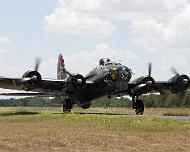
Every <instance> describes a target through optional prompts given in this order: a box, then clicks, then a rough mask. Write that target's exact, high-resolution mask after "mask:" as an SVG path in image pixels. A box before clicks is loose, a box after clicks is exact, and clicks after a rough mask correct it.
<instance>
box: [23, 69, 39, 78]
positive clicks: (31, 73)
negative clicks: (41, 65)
mask: <svg viewBox="0 0 190 152" xmlns="http://www.w3.org/2000/svg"><path fill="white" fill-rule="evenodd" d="M22 78H31V79H34V80H41V79H42V77H41V74H40V73H39V72H38V71H26V72H25V73H24V74H23V76H22Z"/></svg>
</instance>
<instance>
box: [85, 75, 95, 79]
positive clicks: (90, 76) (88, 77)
mask: <svg viewBox="0 0 190 152" xmlns="http://www.w3.org/2000/svg"><path fill="white" fill-rule="evenodd" d="M93 76H94V74H92V75H89V76H86V77H85V80H87V79H90V78H92V77H93Z"/></svg>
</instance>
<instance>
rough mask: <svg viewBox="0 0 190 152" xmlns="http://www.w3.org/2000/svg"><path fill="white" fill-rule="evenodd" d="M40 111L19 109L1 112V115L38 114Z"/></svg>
mask: <svg viewBox="0 0 190 152" xmlns="http://www.w3.org/2000/svg"><path fill="white" fill-rule="evenodd" d="M37 114H40V113H39V112H30V111H17V112H4V113H0V116H14V115H37Z"/></svg>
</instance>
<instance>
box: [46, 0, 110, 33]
mask: <svg viewBox="0 0 190 152" xmlns="http://www.w3.org/2000/svg"><path fill="white" fill-rule="evenodd" d="M71 2H72V1H71ZM44 28H45V30H46V31H47V32H55V33H63V34H72V35H84V36H105V35H109V34H110V33H111V32H112V31H113V29H114V27H113V25H112V24H111V23H110V22H109V21H107V20H105V19H103V18H100V17H96V16H94V15H93V14H91V13H89V12H88V13H87V12H83V11H76V10H74V9H73V8H72V7H70V6H69V5H66V4H65V3H64V1H60V3H59V5H58V7H57V8H55V11H54V13H53V14H51V15H47V16H45V23H44Z"/></svg>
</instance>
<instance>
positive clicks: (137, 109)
mask: <svg viewBox="0 0 190 152" xmlns="http://www.w3.org/2000/svg"><path fill="white" fill-rule="evenodd" d="M135 112H136V114H137V115H143V113H144V103H143V101H142V100H137V101H136V102H135Z"/></svg>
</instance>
